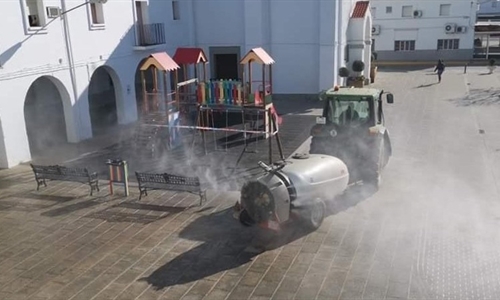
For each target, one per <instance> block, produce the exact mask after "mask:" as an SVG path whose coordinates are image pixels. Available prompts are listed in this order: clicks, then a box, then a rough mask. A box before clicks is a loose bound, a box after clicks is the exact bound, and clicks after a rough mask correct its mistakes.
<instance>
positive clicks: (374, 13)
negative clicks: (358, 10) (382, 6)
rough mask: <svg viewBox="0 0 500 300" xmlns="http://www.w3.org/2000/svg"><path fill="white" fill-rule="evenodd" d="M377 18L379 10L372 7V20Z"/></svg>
mask: <svg viewBox="0 0 500 300" xmlns="http://www.w3.org/2000/svg"><path fill="white" fill-rule="evenodd" d="M376 16H377V8H376V7H372V18H374V19H375V18H376Z"/></svg>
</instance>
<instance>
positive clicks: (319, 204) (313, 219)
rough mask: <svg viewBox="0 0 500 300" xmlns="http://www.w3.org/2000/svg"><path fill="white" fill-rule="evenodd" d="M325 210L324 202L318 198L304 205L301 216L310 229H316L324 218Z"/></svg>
mask: <svg viewBox="0 0 500 300" xmlns="http://www.w3.org/2000/svg"><path fill="white" fill-rule="evenodd" d="M325 210H326V208H325V203H324V202H323V201H321V200H319V199H318V200H315V201H314V202H313V203H312V204H310V205H308V206H307V207H305V208H304V211H303V214H302V217H303V220H304V222H305V224H306V226H307V227H309V228H310V229H314V230H316V229H318V228H319V227H320V226H321V224H322V223H323V220H324V219H325Z"/></svg>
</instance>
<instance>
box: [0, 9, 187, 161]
mask: <svg viewBox="0 0 500 300" xmlns="http://www.w3.org/2000/svg"><path fill="white" fill-rule="evenodd" d="M84 2H85V1H84V0H71V1H68V0H66V9H67V10H69V9H71V8H73V7H76V6H77V5H80V4H83V3H84ZM179 2H180V4H181V5H180V6H181V7H180V10H181V19H180V20H175V21H174V20H173V18H172V5H171V2H170V1H165V0H149V20H150V22H151V23H157V22H158V23H164V24H165V28H166V30H165V34H166V41H167V44H166V45H160V46H158V47H157V48H155V49H147V50H142V51H137V50H134V46H135V28H134V23H135V4H134V1H132V0H123V1H108V3H107V4H105V5H104V6H103V9H104V20H105V26H104V28H93V27H91V26H90V23H89V13H90V12H89V9H88V5H84V6H82V7H80V8H77V9H75V10H74V11H71V12H69V13H68V14H67V15H66V16H67V20H68V27H69V40H70V42H71V44H70V47H71V49H72V53H73V61H74V66H75V68H74V74H75V85H76V93H74V90H73V85H72V81H71V76H70V71H69V70H70V68H69V58H68V55H67V52H66V49H67V48H66V44H65V40H64V30H63V21H62V20H61V18H56V19H47V22H50V24H48V25H47V26H46V27H45V28H44V30H42V31H39V32H38V33H35V32H34V31H28V30H27V28H28V26H27V25H28V24H27V21H25V18H24V15H23V12H26V14H27V13H28V8H27V6H23V5H21V3H24V2H23V1H2V2H1V3H0V10H1V11H2V18H0V27H1V28H9V30H8V31H3V33H4V34H2V43H0V66H1V68H0V94H2V95H8V96H3V97H1V98H0V112H2V120H1V122H2V129H3V141H1V142H0V145H5V153H6V156H7V158H4V157H1V158H0V168H5V167H11V166H14V165H16V164H18V163H20V162H24V161H29V160H30V159H31V156H30V150H29V146H28V140H27V136H26V127H25V124H24V113H23V108H24V101H25V98H26V92H27V91H28V89H29V87H30V85H31V83H32V82H34V81H35V80H36V79H37V78H39V77H41V76H53V77H54V78H55V81H56V82H60V90H61V91H62V93H63V94H65V95H66V98H65V101H66V102H65V109H66V115H65V118H66V125H67V127H68V128H67V136H68V141H70V142H78V141H81V140H83V139H87V138H90V137H91V136H92V130H91V124H90V115H89V111H88V109H89V103H88V85H89V82H90V78H91V76H92V73H93V71H94V70H95V69H96V68H97V67H99V66H106V68H107V69H108V70H109V71H110V73H111V75H112V77H113V79H114V83H115V87H116V90H115V92H116V94H117V99H118V101H117V113H118V121H119V123H120V124H126V123H130V122H132V121H135V120H136V117H137V112H136V104H135V101H136V98H135V91H134V75H135V74H134V73H135V70H136V68H137V65H138V63H139V62H140V60H141V59H142V58H144V57H146V56H147V55H149V54H150V53H151V52H157V51H165V50H166V51H168V52H169V53H170V54H173V51H174V50H175V48H176V47H178V46H182V45H188V44H189V39H190V38H191V37H190V35H189V30H190V25H189V22H191V21H192V18H191V16H190V14H189V11H187V8H189V5H188V4H189V3H188V1H179ZM43 4H44V7H47V6H57V7H62V0H43ZM43 11H45V9H43ZM75 94H76V95H75ZM0 137H2V135H0ZM1 153H2V151H1V150H0V155H1Z"/></svg>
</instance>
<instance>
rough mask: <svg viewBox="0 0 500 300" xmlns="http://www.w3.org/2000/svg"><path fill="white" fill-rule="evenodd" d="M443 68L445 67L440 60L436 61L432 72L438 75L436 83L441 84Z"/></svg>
mask: <svg viewBox="0 0 500 300" xmlns="http://www.w3.org/2000/svg"><path fill="white" fill-rule="evenodd" d="M444 68H445V65H444V63H443V61H442V60H438V63H437V65H436V68H435V69H434V72H436V71H437V74H438V83H440V82H441V75H442V74H443V72H444Z"/></svg>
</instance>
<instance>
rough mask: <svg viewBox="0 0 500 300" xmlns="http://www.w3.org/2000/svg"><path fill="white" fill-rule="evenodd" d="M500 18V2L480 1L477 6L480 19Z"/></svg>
mask: <svg viewBox="0 0 500 300" xmlns="http://www.w3.org/2000/svg"><path fill="white" fill-rule="evenodd" d="M499 17H500V1H499V0H479V3H478V6H477V18H478V19H498V18H499Z"/></svg>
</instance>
